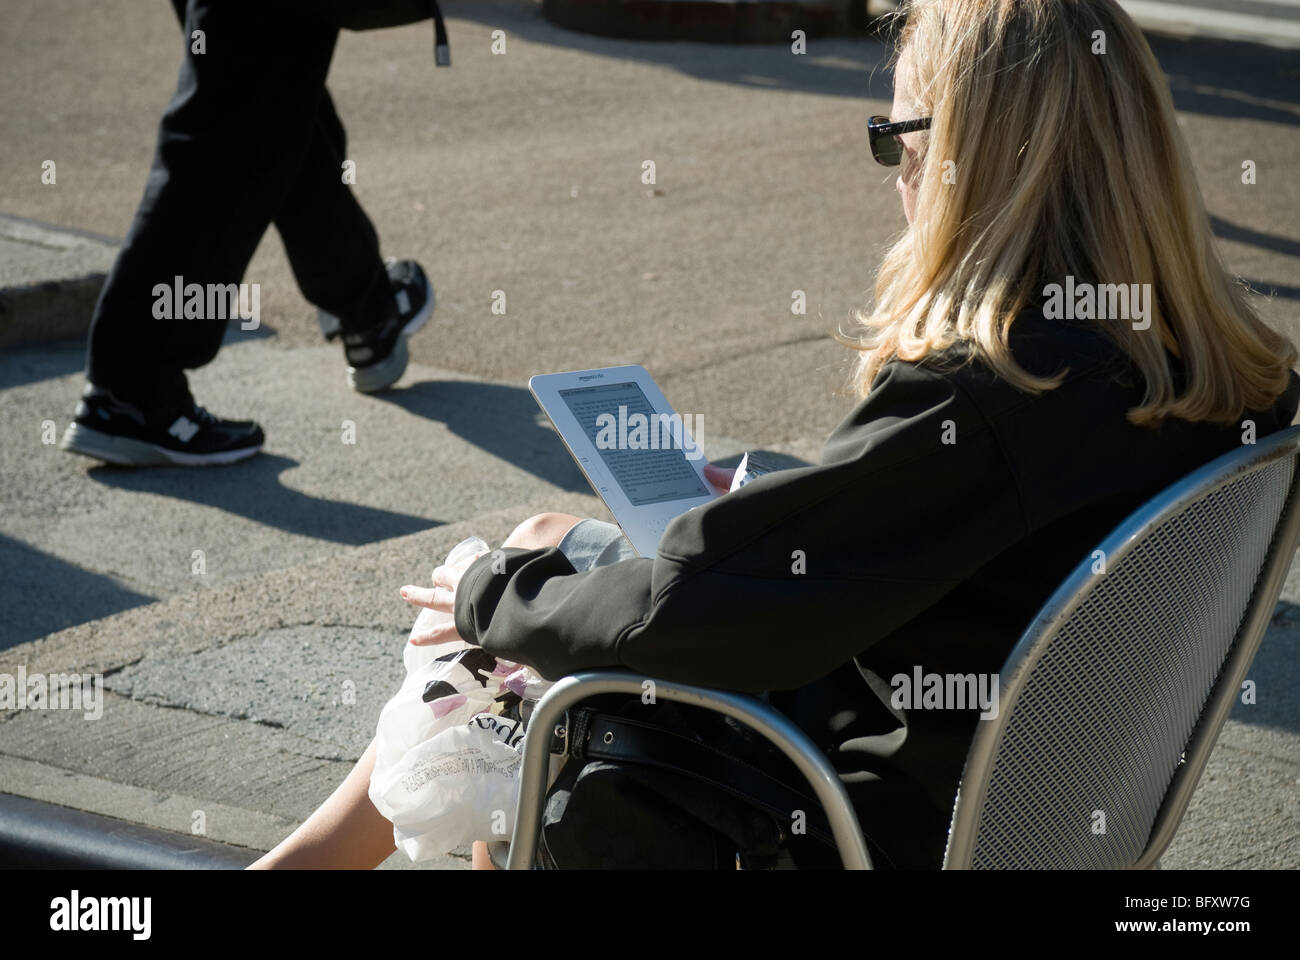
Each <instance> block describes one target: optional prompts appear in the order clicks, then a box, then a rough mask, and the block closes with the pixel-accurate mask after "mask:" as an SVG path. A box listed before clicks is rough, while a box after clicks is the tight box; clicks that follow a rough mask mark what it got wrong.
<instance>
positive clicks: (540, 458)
mask: <svg viewBox="0 0 1300 960" xmlns="http://www.w3.org/2000/svg"><path fill="white" fill-rule="evenodd" d="M376 396H377V397H378V398H379V399H381V400H387V401H388V402H389V403H394V404H396V405H397V406H399V407H401V408H402V409H404V410H406V411H407V412H408V413H413V414H415V415H416V416H420V417H424V418H425V419H428V420H435V421H438V422H440V423H443V424H445V425H446V426H447V429H448V430H450V431H451V432H452V433H454V434H456V436H458V437H460V438H461V439H463V440H465V441H467V442H468V443H472V444H474V445H475V446H476V447H478V448H479V449H480V450H484V451H486V452H487V453H490V454H492V455H493V456H494V457H497V458H499V459H501V460H504V461H505V462H506V463H509V464H511V465H513V466H514V467H517V468H518V469H520V470H526V471H528V472H529V473H531V474H532V475H533V476H535V477H537V478H538V479H539V480H544V481H546V482H547V483H549V484H551V485H552V486H556V487H559V488H560V489H561V490H567V491H570V492H575V493H590V492H591V487H590V486H589V485H588V484H587V481H586V479H585V478H584V477H583V475H582V472H581V471H580V470H579V469H578V467H577V465H576V464H575V463H574V462H573V458H572V457H571V456H569V451H568V450H567V449H566V448H565V446H564V443H563V442H562V441H561V440H560V438H559V436H557V435H556V433H555V431H554V430H552V429H551V427H550V424H549V423H547V422H546V420H545V415H544V414H543V413H542V411H541V408H540V407H538V406H537V401H536V400H534V399H533V395H532V394H531V393H529V392H528V390H527V389H525V388H523V387H511V386H505V385H502V384H497V383H477V382H474V381H468V380H426V381H423V382H422V383H416V384H412V385H411V386H409V387H406V388H403V389H398V390H389V391H387V392H385V393H381V394H376Z"/></svg>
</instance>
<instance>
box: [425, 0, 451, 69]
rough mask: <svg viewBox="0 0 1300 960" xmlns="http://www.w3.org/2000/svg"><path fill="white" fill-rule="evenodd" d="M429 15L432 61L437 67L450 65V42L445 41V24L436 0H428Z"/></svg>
mask: <svg viewBox="0 0 1300 960" xmlns="http://www.w3.org/2000/svg"><path fill="white" fill-rule="evenodd" d="M429 16H431V17H433V62H434V63H435V64H436V65H437V66H439V67H450V66H451V44H449V43H448V42H447V24H446V22H445V21H444V20H443V19H442V7H440V6H438V0H429Z"/></svg>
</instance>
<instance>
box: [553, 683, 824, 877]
mask: <svg viewBox="0 0 1300 960" xmlns="http://www.w3.org/2000/svg"><path fill="white" fill-rule="evenodd" d="M585 704H586V705H585V706H583V707H581V708H578V709H574V710H571V711H569V714H568V717H567V721H566V724H565V727H564V736H563V738H560V737H558V735H557V736H556V737H555V740H554V741H553V752H557V753H558V752H563V753H565V754H566V755H567V756H568V760H567V762H566V763H565V766H564V768H563V770H562V771H561V772H560V774H559V776H558V777H557V779H556V781H555V783H554V784H553V785H552V787H551V789H550V791H549V793H548V795H547V800H546V806H545V810H544V814H543V819H542V836H541V844H540V850H539V862H540V863H541V864H542V865H543V866H544V867H553V868H559V869H629V868H630V869H697V870H718V869H723V870H734V869H736V867H737V865H738V864H739V865H741V866H743V867H745V868H747V869H764V868H771V867H775V866H778V865H796V866H799V867H801V868H808V867H814V868H817V867H821V868H834V867H838V866H839V865H840V861H839V856H838V854H837V852H836V850H835V846H834V842H833V840H832V837H831V833H830V826H829V824H828V823H827V821H826V817H825V814H824V813H823V811H822V809H821V806H820V805H819V804H818V803H817V801H816V800H815V799H814V798H812V797H811V796H810V795H809V791H810V788H809V787H808V785H807V783H806V782H805V781H804V780H803V778H802V776H801V775H800V774H799V773H798V771H797V770H796V769H795V767H794V765H793V764H791V763H790V762H789V760H788V759H786V757H785V756H784V755H783V754H781V753H780V751H778V750H777V749H776V748H775V747H774V746H772V745H771V744H770V743H769V742H768V741H767V740H766V739H764V738H762V737H761V736H759V735H758V734H756V733H754V732H753V731H752V730H750V729H749V728H748V727H746V726H744V725H743V724H740V723H738V722H736V721H734V720H732V719H731V718H730V717H726V716H724V715H722V714H718V713H714V712H713V711H710V710H703V709H700V708H698V707H690V706H685V705H681V704H676V703H660V704H651V705H647V704H644V703H642V702H641V700H640V699H637V698H627V697H623V696H618V695H614V696H607V697H598V698H594V699H592V700H588V701H585ZM795 784H797V785H798V786H794V785H795Z"/></svg>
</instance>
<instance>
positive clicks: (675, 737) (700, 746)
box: [564, 707, 835, 847]
mask: <svg viewBox="0 0 1300 960" xmlns="http://www.w3.org/2000/svg"><path fill="white" fill-rule="evenodd" d="M565 733H566V735H565V737H564V741H565V746H566V747H567V753H568V755H569V756H570V757H572V758H573V759H575V760H578V761H580V762H583V761H587V760H613V761H618V762H621V763H630V764H640V765H644V766H652V767H656V768H658V769H661V770H668V771H671V772H673V773H678V774H682V775H684V776H687V777H690V778H692V779H694V780H696V781H699V782H701V783H703V784H705V785H706V786H709V787H711V788H713V789H716V790H719V791H721V792H723V793H726V794H729V795H730V796H732V797H735V798H736V799H738V800H741V801H743V802H745V803H747V804H749V805H750V806H754V807H758V808H759V809H760V810H763V811H764V812H765V813H767V814H768V815H769V816H771V817H772V818H773V819H775V820H776V821H777V823H778V824H782V825H784V824H788V823H789V822H790V818H791V816H792V815H793V814H794V812H795V811H797V810H798V811H803V813H804V817H805V823H806V826H807V830H808V833H809V835H811V836H813V837H816V838H817V839H818V840H820V841H821V842H823V843H826V844H829V845H830V846H832V847H834V846H835V841H834V839H833V837H832V834H831V829H830V821H828V820H827V819H826V815H825V813H824V812H823V811H822V808H821V805H820V804H819V803H818V802H817V801H816V800H814V799H813V798H811V797H809V796H808V795H806V794H804V793H802V792H800V791H799V790H796V789H794V788H793V787H791V786H789V785H788V784H786V783H784V782H783V781H781V780H778V779H777V778H776V777H773V776H772V775H771V774H768V773H766V772H764V771H763V770H760V769H759V768H758V767H755V766H753V765H751V764H749V763H746V762H745V761H743V760H740V759H737V758H736V757H733V756H729V755H728V754H725V753H723V752H721V751H719V750H716V749H714V748H713V747H710V746H709V745H707V744H705V743H701V742H700V741H698V740H693V739H691V738H689V737H684V736H681V735H680V734H676V733H673V732H671V731H669V730H665V729H663V728H662V727H657V726H654V725H653V724H648V723H643V722H641V721H639V720H630V719H628V718H627V717H619V716H614V715H612V714H607V713H600V712H598V711H596V710H594V709H592V708H590V707H584V708H581V709H578V710H576V711H575V710H570V711H569V713H568V717H567V721H566V724H565ZM781 829H782V832H784V833H788V832H789V830H788V828H787V827H785V826H782V828H781Z"/></svg>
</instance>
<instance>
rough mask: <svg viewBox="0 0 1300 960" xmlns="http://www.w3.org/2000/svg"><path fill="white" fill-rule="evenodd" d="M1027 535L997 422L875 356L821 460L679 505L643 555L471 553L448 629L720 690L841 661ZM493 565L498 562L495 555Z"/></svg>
mask: <svg viewBox="0 0 1300 960" xmlns="http://www.w3.org/2000/svg"><path fill="white" fill-rule="evenodd" d="M1025 533H1026V526H1025V522H1024V513H1023V510H1022V509H1021V506H1020V501H1019V497H1018V495H1017V492H1016V485H1015V481H1014V478H1013V476H1012V475H1011V472H1010V470H1009V468H1008V467H1007V464H1006V461H1005V459H1004V458H1003V456H1002V454H1001V450H1000V447H999V444H998V440H997V437H996V436H995V434H994V432H993V431H992V430H991V428H990V427H989V425H988V423H987V422H986V421H985V419H984V418H983V416H982V415H981V414H980V412H979V410H978V409H977V408H976V407H975V406H974V405H973V404H972V403H971V402H970V400H969V399H968V398H967V397H966V396H965V394H964V393H963V392H962V391H961V389H960V388H959V387H958V386H956V385H955V383H954V382H953V381H952V380H950V379H948V378H946V377H944V376H942V375H940V374H939V373H938V372H936V371H932V370H927V369H925V368H923V367H920V366H915V365H911V364H904V363H893V364H889V365H887V366H886V367H885V368H884V369H883V370H882V371H881V373H880V375H879V376H878V377H877V379H876V382H875V383H874V384H873V387H872V390H871V392H870V393H869V395H868V397H867V399H865V400H864V401H862V402H861V403H860V404H858V406H857V407H856V408H855V409H854V410H853V412H852V413H851V415H850V416H849V417H848V419H846V420H845V421H844V422H843V423H842V424H841V425H840V426H839V427H838V428H837V429H836V431H835V433H833V434H832V435H831V438H830V440H829V441H828V443H827V446H826V457H825V462H824V463H823V464H822V465H821V466H815V467H803V468H799V469H795V470H785V471H780V472H777V473H773V474H768V475H767V476H764V477H761V478H759V479H758V480H756V481H754V482H752V483H750V484H747V485H746V486H744V487H742V488H741V489H740V490H737V491H735V492H733V493H729V494H726V495H725V496H722V497H720V498H718V499H717V500H714V501H712V502H710V503H708V504H705V505H703V506H701V507H697V508H695V509H694V510H690V511H688V512H687V513H685V514H683V515H681V516H680V517H677V518H676V519H675V520H674V521H673V522H672V523H671V524H669V526H668V529H667V530H666V531H665V533H664V536H663V539H662V540H661V541H660V545H659V553H658V555H657V556H656V557H654V558H653V559H652V558H638V559H633V560H625V561H621V562H619V563H615V564H610V565H608V566H604V567H597V568H595V569H593V570H589V571H584V572H581V573H578V572H575V571H574V569H573V567H572V565H571V564H570V563H569V561H568V560H567V559H566V558H565V557H564V555H563V554H561V553H560V552H559V551H558V550H556V549H554V548H549V549H544V550H506V551H505V555H506V556H505V563H504V565H502V564H501V563H499V562H498V564H497V572H493V569H492V562H491V555H488V556H486V557H482V558H480V559H479V560H478V561H477V562H476V563H475V564H474V565H473V566H472V567H471V568H470V569H469V570H468V571H467V572H466V575H465V577H464V578H463V579H462V581H461V584H460V587H459V589H458V591H457V599H456V625H457V627H458V628H459V630H460V633H461V636H463V637H464V638H465V639H466V640H469V641H471V642H477V643H479V644H480V645H481V646H482V647H483V649H484V650H486V651H488V652H489V653H492V654H494V655H496V656H499V657H501V658H503V659H508V660H513V661H516V662H520V663H526V664H529V665H531V666H533V667H534V668H535V669H537V670H538V672H540V673H541V674H542V675H543V676H544V677H547V678H549V679H558V678H559V677H561V676H564V675H566V674H569V673H573V672H575V671H577V670H581V669H585V668H594V667H613V666H621V667H625V668H628V669H631V670H633V671H636V672H639V673H644V674H646V675H648V676H652V677H659V678H662V679H665V680H675V681H678V682H683V683H698V684H704V685H708V686H714V687H720V688H724V689H731V690H741V691H750V692H758V691H762V690H782V689H793V688H795V687H799V686H802V685H804V684H806V683H810V682H812V681H813V680H816V679H818V678H819V677H822V676H824V675H826V674H827V673H829V672H830V671H831V670H833V669H835V668H836V667H838V666H840V665H842V664H844V663H846V662H847V661H848V660H850V659H851V658H852V657H854V656H855V655H857V654H859V653H861V652H862V651H864V650H866V649H867V648H868V647H870V646H871V645H872V644H873V643H875V642H876V641H878V640H880V639H881V638H883V637H885V636H888V635H889V634H890V633H891V632H893V631H894V630H896V629H897V628H898V627H900V626H902V625H903V624H904V623H906V622H907V621H908V620H910V619H911V618H913V617H914V616H916V615H917V614H919V613H921V612H922V611H924V610H925V609H926V608H927V607H929V606H931V605H932V604H934V603H936V602H937V601H938V600H939V599H941V598H942V597H943V596H944V595H945V594H946V593H947V592H948V591H949V590H951V589H952V588H953V587H955V586H956V585H957V584H959V583H960V582H961V581H962V580H964V579H966V578H967V577H969V576H970V575H971V574H972V573H974V572H975V571H976V570H978V569H979V567H980V566H982V565H983V564H984V563H986V562H987V561H988V560H990V559H992V558H993V557H994V556H996V555H997V554H998V553H1000V552H1001V551H1002V550H1004V549H1005V548H1006V547H1007V546H1009V545H1010V544H1012V543H1014V542H1015V541H1016V540H1018V539H1020V538H1022V537H1023V536H1024V535H1025ZM503 566H504V570H502V567H503Z"/></svg>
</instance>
